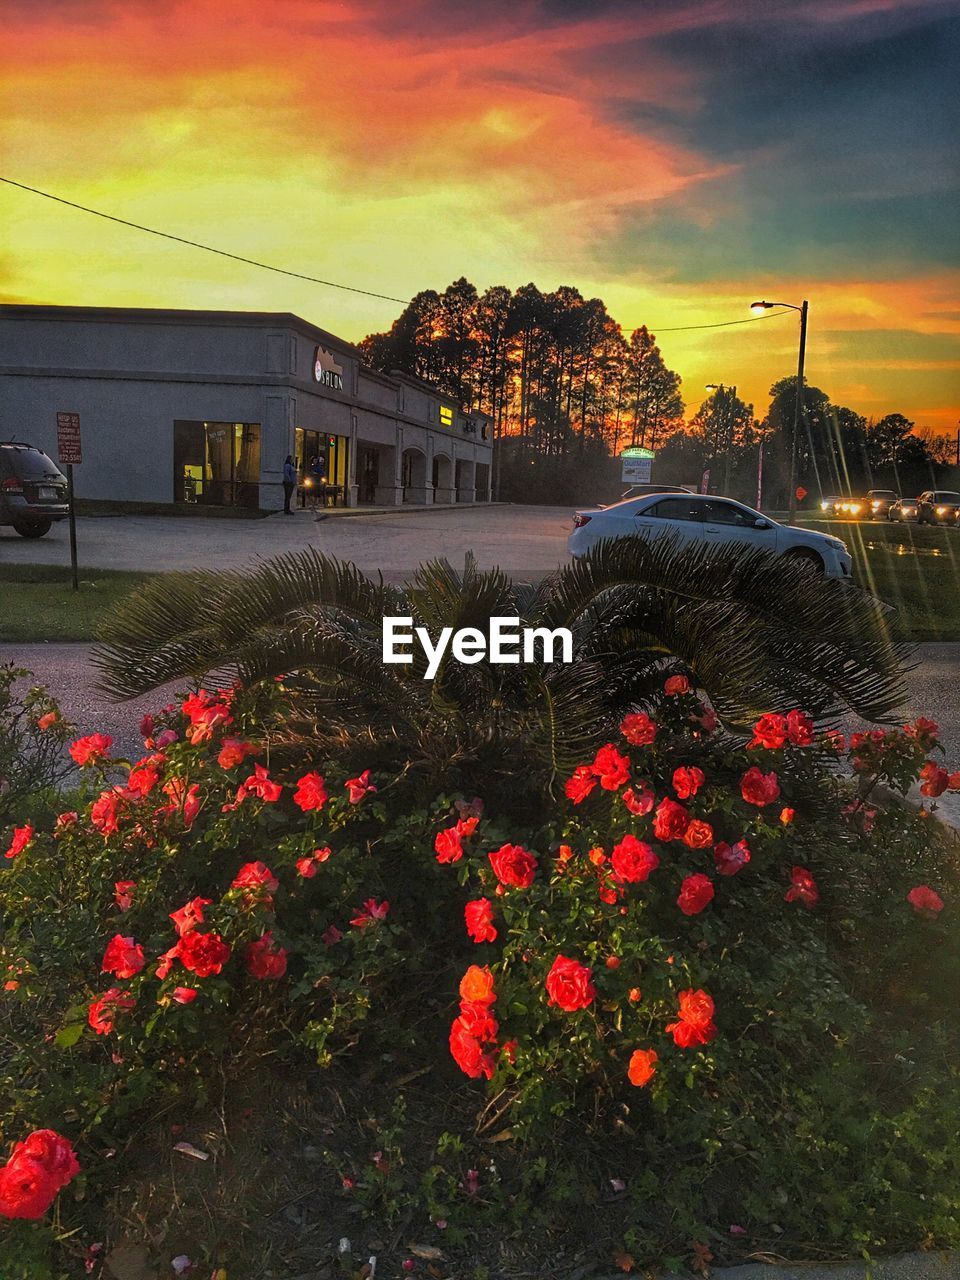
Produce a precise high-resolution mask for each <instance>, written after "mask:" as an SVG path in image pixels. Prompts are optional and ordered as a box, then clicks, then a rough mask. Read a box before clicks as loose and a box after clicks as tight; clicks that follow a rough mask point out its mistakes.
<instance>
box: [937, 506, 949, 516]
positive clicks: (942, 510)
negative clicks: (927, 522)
mask: <svg viewBox="0 0 960 1280" xmlns="http://www.w3.org/2000/svg"><path fill="white" fill-rule="evenodd" d="M946 514H947V508H946V507H937V515H938V516H945V515H946Z"/></svg>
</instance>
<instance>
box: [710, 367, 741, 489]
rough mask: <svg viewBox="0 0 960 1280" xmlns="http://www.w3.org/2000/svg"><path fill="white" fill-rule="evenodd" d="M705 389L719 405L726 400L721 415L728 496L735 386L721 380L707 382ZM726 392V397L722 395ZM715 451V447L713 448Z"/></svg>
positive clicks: (715, 434) (724, 487) (724, 469)
mask: <svg viewBox="0 0 960 1280" xmlns="http://www.w3.org/2000/svg"><path fill="white" fill-rule="evenodd" d="M706 389H707V391H712V392H713V393H714V396H715V398H716V400H717V402H718V407H719V405H722V404H723V403H724V400H725V402H726V412H725V413H724V415H723V434H724V443H725V445H726V452H725V453H724V456H723V492H724V493H725V494H727V495H728V496H729V493H730V453H731V451H732V449H733V415H734V411H735V409H736V404H737V388H736V387H725V386H724V385H723V383H722V382H708V383H707V385H706ZM724 392H726V397H724ZM718 435H719V432H714V440H716V439H717V436H718ZM714 452H716V449H714Z"/></svg>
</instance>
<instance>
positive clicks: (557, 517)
mask: <svg viewBox="0 0 960 1280" xmlns="http://www.w3.org/2000/svg"><path fill="white" fill-rule="evenodd" d="M572 512H573V508H572V507H532V506H529V507H528V506H491V507H458V508H455V509H452V510H451V509H448V510H438V511H429V510H427V511H418V512H416V513H410V514H403V515H392V514H391V515H357V516H354V515H351V516H329V517H328V518H327V519H324V520H320V521H317V520H315V519H314V516H313V514H312V513H310V512H306V511H298V512H296V513H295V514H294V515H293V516H290V517H285V516H283V515H273V516H267V517H265V518H263V519H261V520H242V519H236V520H217V519H203V518H201V517H196V518H191V517H184V516H130V515H126V516H82V517H80V518H79V519H78V520H77V547H78V554H79V560H80V564H81V565H82V566H84V567H86V568H91V569H134V570H144V571H151V570H154V571H165V570H171V569H187V568H193V567H194V566H203V567H204V568H211V569H216V568H220V569H238V568H242V567H243V566H244V565H248V564H250V563H251V562H252V561H254V560H257V559H259V558H260V557H262V556H273V555H277V554H278V553H279V552H283V551H293V550H295V549H298V548H300V547H304V546H313V547H317V548H318V549H319V550H320V551H324V552H327V553H328V554H330V555H334V556H339V557H341V558H342V559H346V560H352V561H353V562H354V563H355V564H356V565H358V566H359V567H360V568H361V569H363V570H365V571H367V572H373V573H375V572H377V571H378V570H379V571H381V572H382V573H384V575H385V576H386V577H387V578H388V579H390V580H398V579H400V578H401V577H404V576H406V575H407V574H408V573H409V571H410V570H411V569H414V568H415V567H416V566H417V565H418V564H420V563H421V562H422V561H424V560H429V559H431V558H434V557H437V556H445V557H446V558H447V559H448V560H450V561H451V563H453V564H454V565H457V564H462V563H463V558H464V556H465V555H466V553H467V552H468V551H473V553H474V555H475V556H476V557H477V561H478V562H479V564H480V566H481V568H492V567H493V566H495V565H499V567H500V568H501V569H504V570H505V571H506V572H507V573H509V574H510V575H511V576H513V577H518V578H523V577H524V576H525V575H527V574H531V573H535V574H538V575H539V574H543V573H547V572H549V571H550V570H552V569H555V568H556V567H557V565H558V564H560V563H565V562H566V561H567V560H568V558H569V557H568V556H567V535H568V534H569V532H570V530H571V528H572V525H573V520H572ZM2 562H6V563H8V564H62V565H68V564H69V562H70V550H69V540H68V535H67V526H66V523H61V524H58V525H55V526H54V527H53V529H52V530H51V531H50V533H49V534H47V536H46V537H45V538H40V539H38V540H36V541H27V540H26V539H24V538H20V537H19V536H18V535H17V534H15V533H14V532H13V530H12V529H5V528H0V563H2Z"/></svg>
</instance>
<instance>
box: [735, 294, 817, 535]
mask: <svg viewBox="0 0 960 1280" xmlns="http://www.w3.org/2000/svg"><path fill="white" fill-rule="evenodd" d="M807 305H808V304H807V300H806V298H804V300H803V302H802V304H801V305H800V306H799V307H797V306H795V305H794V304H793V303H792V302H766V301H762V302H751V304H750V310H751V311H753V312H755V313H756V314H759V313H760V312H761V311H769V310H770V308H771V307H786V308H787V310H788V311H799V312H800V358H799V360H798V361H797V398H796V400H795V402H794V408H793V440H792V442H791V445H790V514H789V515H788V517H787V523H788V524H793V522H794V520H796V518H797V436H798V434H799V432H800V422H801V419H802V418H803V358H804V354H805V352H806V349H807ZM810 453H811V455H812V454H813V443H812V441H811V445H810Z"/></svg>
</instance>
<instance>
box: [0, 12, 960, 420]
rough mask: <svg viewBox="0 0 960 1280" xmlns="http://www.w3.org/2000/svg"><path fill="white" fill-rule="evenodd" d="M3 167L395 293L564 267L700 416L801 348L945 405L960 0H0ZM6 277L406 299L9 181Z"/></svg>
mask: <svg viewBox="0 0 960 1280" xmlns="http://www.w3.org/2000/svg"><path fill="white" fill-rule="evenodd" d="M2 26H3V38H2V40H0V64H2V69H3V82H4V88H3V95H2V99H0V101H2V107H3V110H2V112H0V121H2V122H0V158H2V164H0V171H2V174H3V176H6V177H9V178H13V179H15V180H16V181H18V182H22V183H26V184H29V185H31V186H34V187H39V188H42V189H44V190H46V191H50V192H54V193H56V194H58V195H61V196H63V197H65V198H67V199H70V200H74V201H78V202H80V203H82V204H87V205H92V206H94V207H96V208H99V209H102V210H104V211H106V212H109V213H112V214H116V215H117V216H119V217H123V218H127V219H131V220H133V221H136V222H141V223H145V224H147V225H149V226H154V227H158V228H162V229H164V230H167V231H170V232H172V233H174V234H176V235H180V236H186V237H189V238H191V239H196V240H201V241H204V242H207V243H210V244H213V245H216V246H218V247H220V248H222V249H226V250H229V251H231V252H234V253H239V254H243V255H247V256H250V257H254V258H261V259H265V260H267V261H269V262H272V263H275V264H277V265H278V266H283V267H287V268H289V269H291V270H295V271H302V272H306V273H309V274H313V275H317V276H322V277H324V278H327V279H330V280H335V281H342V282H344V283H347V284H352V285H356V286H359V287H360V288H364V289H370V290H374V291H376V292H382V293H386V294H391V295H396V296H397V297H399V298H408V297H410V296H412V295H413V294H414V293H415V292H417V291H418V290H420V289H424V288H437V289H442V288H443V287H444V286H445V285H446V284H448V283H449V282H450V281H451V280H452V279H454V278H456V277H458V276H461V275H465V276H467V277H468V278H469V279H470V280H472V281H473V282H474V283H475V284H476V285H477V287H478V288H480V289H483V288H485V287H487V286H488V285H491V284H506V285H509V286H511V287H516V286H518V285H521V284H524V283H526V282H528V281H533V282H535V283H536V284H537V285H538V286H539V287H540V288H541V289H544V290H548V289H552V288H555V287H556V286H557V285H559V284H571V285H574V286H575V287H577V288H578V289H580V291H581V292H582V293H583V294H584V295H585V296H588V297H591V296H599V297H601V298H603V299H604V301H605V302H606V304H607V306H608V308H609V310H610V312H611V313H612V314H613V315H614V316H615V317H616V319H617V320H619V321H620V323H621V324H622V325H623V328H624V330H626V331H629V330H630V329H632V328H635V327H636V326H638V325H640V324H647V325H648V326H649V327H650V328H651V329H652V330H653V331H654V332H655V333H656V334H657V336H658V340H659V341H660V345H661V347H662V349H663V352H664V355H665V357H666V359H667V362H668V363H669V364H670V365H671V366H672V367H674V368H676V369H677V370H679V372H680V373H681V374H682V376H683V380H684V384H683V392H684V396H685V399H686V400H687V402H688V404H689V405H690V406H691V412H692V410H693V409H695V408H696V406H697V404H698V403H699V402H700V400H701V399H703V398H704V396H705V395H706V392H705V391H704V390H703V386H704V383H706V382H721V381H722V382H725V383H727V384H734V383H735V384H737V386H738V388H739V390H740V393H741V394H742V395H743V396H744V397H745V398H746V399H747V400H751V401H753V402H754V403H755V405H756V407H757V410H758V412H762V411H763V410H764V409H765V407H766V403H767V391H768V388H769V385H770V383H771V382H772V381H773V380H775V379H776V378H778V377H781V376H783V375H785V374H789V373H791V372H793V371H794V369H795V363H796V344H797V331H796V317H795V315H793V314H792V313H788V314H787V315H785V316H782V317H779V318H773V319H764V320H762V321H759V322H757V323H751V324H742V325H737V326H733V327H729V328H721V329H702V330H691V331H688V332H668V330H670V329H674V328H676V327H678V326H683V325H699V324H704V325H705V324H711V323H716V322H719V321H727V320H739V319H743V318H745V317H747V316H748V315H749V312H748V310H747V306H748V304H749V303H750V302H751V301H752V300H753V299H754V298H756V297H768V298H775V299H778V300H779V299H783V300H785V301H789V302H796V303H799V302H800V301H801V300H802V299H803V298H809V300H810V338H809V349H808V359H807V372H808V377H809V380H810V381H811V382H812V383H813V384H815V385H817V386H820V387H822V388H823V389H824V390H825V391H827V392H828V393H829V394H830V396H831V397H832V399H833V400H834V401H835V402H837V403H841V404H848V405H850V406H851V407H852V408H854V409H856V410H858V411H859V412H861V413H864V414H866V415H868V416H880V415H881V414H883V413H885V412H889V411H899V412H902V413H905V414H906V415H907V416H908V417H910V418H912V419H914V420H915V421H916V422H917V424H918V425H924V426H934V427H937V428H939V429H943V430H951V431H952V430H955V429H956V426H957V419H958V418H960V341H958V339H960V260H958V259H960V253H958V208H960V204H958V189H960V149H958V146H957V138H958V137H960V108H958V103H960V97H958V94H957V84H958V81H960V0H958V2H954V0H916V3H905V2H903V0H621V2H620V3H614V2H610V3H607V2H605V0H540V3H535V2H532V0H510V2H509V3H507V2H506V0H469V2H467V0H411V2H405V0H346V2H345V3H342V4H336V3H326V2H325V0H272V3H267V2H266V0H231V2H230V3H226V2H225V0H219V2H217V0H190V3H183V4H177V3H169V2H168V0H152V2H151V3H149V4H144V3H140V2H139V0H116V2H114V3H107V2H105V0H29V2H27V0H5V3H4V5H3V18H2ZM0 224H2V235H0V299H2V300H4V301H8V302H45V303H64V304H72V305H104V306H106V305H113V306H152V307H198V308H223V309H248V310H278V311H293V312H295V313H297V314H299V315H301V316H303V317H305V318H307V319H308V320H311V321H313V322H315V323H316V324H319V325H321V326H323V327H325V328H327V329H330V330H332V331H333V332H334V333H338V334H340V335H342V336H343V337H346V338H350V339H359V338H361V337H362V336H363V335H364V334H366V333H368V332H371V331H374V330H381V329H385V328H387V327H389V325H390V323H391V322H392V320H393V319H394V318H395V316H396V315H397V313H398V311H399V310H400V307H399V305H398V304H396V303H393V302H387V301H378V300H376V299H372V298H364V297H359V296H357V295H352V294H347V293H341V292H339V291H336V290H333V289H329V288H324V287H321V286H319V285H313V284H308V283H304V282H299V281H296V280H290V279H285V278H284V277H282V276H278V275H272V274H269V273H267V272H263V271H258V270H256V269H255V268H253V267H247V266H243V265H241V264H238V263H232V262H229V261H227V260H225V259H223V258H217V257H214V256H213V255H210V254H205V253H202V252H200V251H197V250H193V249H190V248H187V247H185V246H179V245H175V244H172V243H169V242H166V241H163V240H158V239H155V238H153V237H150V236H147V235H144V234H142V233H139V232H136V231H133V230H129V229H126V228H123V227H120V226H116V225H113V224H111V223H109V222H105V221H102V220H100V219H95V218H92V217H90V216H89V215H87V214H83V213H79V212H75V211H72V210H70V209H67V208H64V207H62V206H58V205H56V204H53V203H52V202H50V201H46V200H43V199H41V198H40V197H38V196H35V195H30V194H27V193H25V192H23V191H19V190H17V189H15V188H12V187H10V186H6V185H0Z"/></svg>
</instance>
